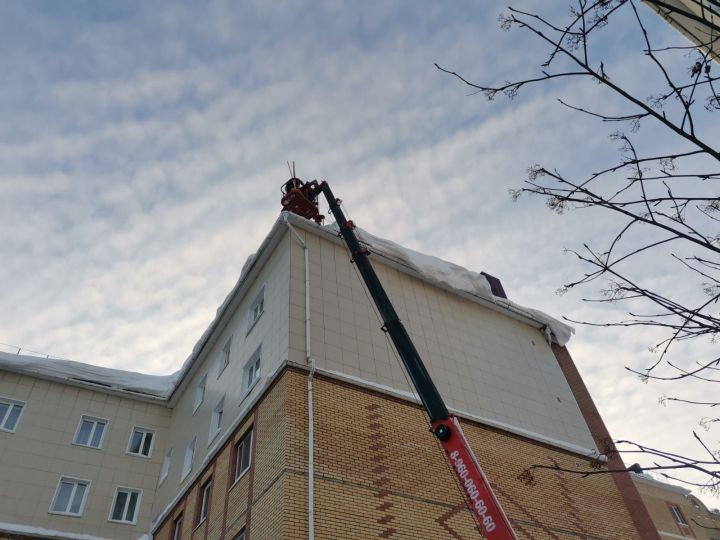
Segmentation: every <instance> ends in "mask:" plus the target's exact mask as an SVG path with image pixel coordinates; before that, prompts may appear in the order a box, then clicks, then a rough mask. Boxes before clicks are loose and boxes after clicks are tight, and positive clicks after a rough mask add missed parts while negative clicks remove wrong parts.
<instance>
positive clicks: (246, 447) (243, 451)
mask: <svg viewBox="0 0 720 540" xmlns="http://www.w3.org/2000/svg"><path fill="white" fill-rule="evenodd" d="M251 450H252V428H251V429H250V430H249V431H248V432H247V433H246V434H245V435H243V438H242V439H240V441H239V442H238V443H237V444H236V445H235V480H238V479H239V478H240V477H241V476H242V475H243V474H245V471H247V470H248V469H249V468H250V451H251Z"/></svg>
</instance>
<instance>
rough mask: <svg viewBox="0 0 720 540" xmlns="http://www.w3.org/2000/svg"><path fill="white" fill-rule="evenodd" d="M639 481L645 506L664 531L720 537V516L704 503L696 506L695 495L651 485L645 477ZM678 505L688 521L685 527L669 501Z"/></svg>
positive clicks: (703, 539) (704, 539)
mask: <svg viewBox="0 0 720 540" xmlns="http://www.w3.org/2000/svg"><path fill="white" fill-rule="evenodd" d="M635 485H636V486H637V488H638V491H639V492H640V496H641V497H642V499H643V502H645V506H646V507H647V509H648V512H649V513H650V517H651V518H652V520H653V523H654V524H655V526H656V527H657V529H658V531H660V532H661V533H669V534H675V535H678V536H686V537H688V538H697V539H698V540H710V539H712V538H713V537H714V538H720V516H718V515H715V514H711V513H710V512H707V511H706V509H705V508H703V507H701V506H700V505H698V506H695V505H694V504H693V502H692V499H690V498H688V497H686V496H685V495H684V494H682V493H678V492H677V491H674V490H673V489H672V488H663V487H662V486H659V485H650V484H648V483H646V482H643V481H642V480H636V481H635ZM671 504H672V505H675V506H678V507H679V508H680V510H681V512H682V514H683V515H684V516H685V519H686V521H687V522H688V526H687V527H682V526H680V525H678V524H677V523H676V522H675V518H674V517H673V515H672V513H671V512H670V508H669V505H671Z"/></svg>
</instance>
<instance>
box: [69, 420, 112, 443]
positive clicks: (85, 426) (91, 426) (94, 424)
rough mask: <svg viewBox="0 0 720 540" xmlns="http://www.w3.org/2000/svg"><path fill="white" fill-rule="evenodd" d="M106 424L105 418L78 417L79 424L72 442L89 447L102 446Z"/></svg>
mask: <svg viewBox="0 0 720 540" xmlns="http://www.w3.org/2000/svg"><path fill="white" fill-rule="evenodd" d="M106 426H107V420H104V419H102V418H93V417H92V416H82V417H80V424H79V425H78V428H77V432H76V433H75V439H73V444H78V445H80V446H89V447H90V448H102V442H103V435H105V427H106Z"/></svg>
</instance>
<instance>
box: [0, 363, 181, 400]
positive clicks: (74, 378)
mask: <svg viewBox="0 0 720 540" xmlns="http://www.w3.org/2000/svg"><path fill="white" fill-rule="evenodd" d="M0 369H4V370H7V371H15V372H18V373H30V374H33V375H36V376H39V377H45V378H50V379H55V380H57V379H60V380H64V381H68V382H76V383H81V384H85V385H94V386H98V387H101V388H105V389H108V390H115V391H117V392H125V393H131V394H135V395H141V396H147V397H151V398H158V399H167V397H168V396H169V395H170V393H171V392H172V390H173V388H174V387H175V384H177V379H178V376H179V373H180V372H175V373H173V374H172V375H147V374H145V373H137V372H133V371H122V370H119V369H111V368H106V367H101V366H92V365H90V364H83V363H81V362H73V361H71V360H55V359H48V358H43V357H37V356H26V355H20V354H11V353H6V352H0Z"/></svg>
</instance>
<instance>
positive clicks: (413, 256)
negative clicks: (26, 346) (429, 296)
mask: <svg viewBox="0 0 720 540" xmlns="http://www.w3.org/2000/svg"><path fill="white" fill-rule="evenodd" d="M288 226H292V227H297V228H300V229H303V230H305V231H307V232H310V233H313V234H317V235H319V236H321V237H324V238H325V239H327V240H330V241H332V242H335V243H337V244H341V243H342V240H341V239H340V238H338V235H337V230H336V228H334V224H333V225H329V226H325V227H322V226H319V225H317V224H315V223H314V222H312V221H309V220H307V219H305V218H302V217H300V216H297V215H295V214H291V213H288V212H283V213H281V214H280V216H279V217H278V219H277V220H276V221H275V223H274V224H273V227H272V229H271V230H270V232H269V234H268V235H267V236H266V237H265V239H264V240H263V242H262V244H261V245H260V248H259V249H258V251H257V252H256V253H255V254H253V255H251V256H250V257H248V259H247V261H246V262H245V265H244V266H243V268H242V271H241V272H240V277H239V278H238V281H237V282H236V283H235V285H234V287H233V288H232V290H231V291H230V293H228V295H227V296H226V297H225V300H224V301H223V302H222V304H221V305H220V307H218V309H217V311H216V313H215V317H214V318H213V320H212V321H211V322H210V324H209V325H208V327H207V328H206V329H205V331H204V332H203V334H202V335H201V336H200V339H198V341H197V343H196V344H195V346H194V347H193V350H192V352H191V353H190V355H189V356H188V357H187V358H186V359H185V361H184V362H183V365H182V367H181V368H180V369H179V370H178V371H176V372H175V373H173V374H170V375H149V374H144V373H137V372H133V371H124V370H119V369H111V368H106V367H100V366H95V365H91V364H85V363H81V362H74V361H71V360H58V359H50V358H46V357H37V356H28V355H20V354H12V353H6V352H0V369H2V370H6V371H13V372H16V373H20V374H26V375H32V376H36V377H41V378H45V379H51V380H58V381H61V382H64V383H66V384H73V385H76V386H84V387H89V388H92V389H94V390H102V391H106V392H109V393H115V394H122V395H125V396H126V397H132V398H135V399H143V400H149V401H160V402H164V403H167V404H168V405H169V406H173V405H174V403H175V401H176V400H177V397H178V395H179V394H180V393H181V392H178V390H180V389H181V388H182V387H183V386H184V385H185V384H186V380H187V379H188V375H191V374H192V373H193V372H194V368H195V367H196V364H198V362H197V360H198V359H199V357H200V356H201V355H202V354H203V351H205V350H209V349H210V348H211V347H212V345H213V344H214V343H215V341H216V340H217V339H218V338H219V334H220V332H218V331H217V330H222V328H224V327H225V325H227V323H228V321H229V319H230V317H231V316H232V313H233V312H234V311H235V309H236V308H237V306H238V304H239V303H240V301H241V300H242V299H243V298H244V296H245V294H246V292H247V289H248V288H249V287H250V286H251V285H252V283H253V281H254V279H255V277H256V276H257V274H258V273H259V272H260V270H261V269H262V267H263V266H264V264H265V262H266V261H267V259H268V258H269V256H270V254H271V253H272V252H273V250H274V248H275V246H276V245H277V244H278V242H279V241H280V239H281V238H282V237H283V236H284V234H285V233H286V231H287V228H288ZM356 232H357V234H358V238H359V239H360V241H361V242H363V243H364V244H366V245H367V246H368V248H369V249H370V250H371V252H372V253H373V255H374V256H375V257H377V258H379V259H381V260H382V262H383V263H385V264H387V265H389V266H392V267H394V268H395V269H397V270H399V271H401V272H404V273H406V274H409V275H412V276H414V277H417V278H418V279H421V280H423V281H425V282H427V283H429V284H431V285H434V286H436V287H439V288H442V289H445V290H447V291H450V292H452V293H454V294H457V295H460V296H463V297H465V298H468V299H470V300H472V301H474V302H476V303H479V304H481V305H483V306H485V307H488V308H490V309H492V310H494V311H497V312H500V313H502V314H504V315H507V316H510V317H512V318H514V319H517V320H520V321H522V322H524V323H526V324H529V325H531V326H534V327H536V328H538V329H541V330H543V331H544V333H545V335H546V337H547V339H548V341H549V340H553V341H555V342H556V343H558V344H559V345H565V344H566V343H567V342H568V341H569V339H570V337H571V335H572V333H573V332H574V330H573V328H572V327H570V326H568V325H567V324H565V323H563V322H561V321H559V320H557V319H554V318H553V317H550V316H549V315H546V314H545V313H543V312H541V311H538V310H535V309H531V308H526V307H523V306H520V305H518V304H516V303H515V302H513V301H511V300H508V299H507V298H504V297H501V296H496V295H494V294H493V292H492V287H491V285H490V283H489V281H488V279H487V278H486V277H485V275H483V274H482V273H477V272H473V271H471V270H468V269H466V268H463V267H462V266H459V265H457V264H453V263H451V262H448V261H444V260H442V259H439V258H437V257H434V256H431V255H426V254H423V253H419V252H417V251H413V250H411V249H407V248H404V247H402V246H400V245H398V244H396V243H394V242H391V241H390V240H385V239H383V238H380V237H377V236H373V235H372V234H370V233H368V232H366V231H364V230H362V229H357V230H356Z"/></svg>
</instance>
